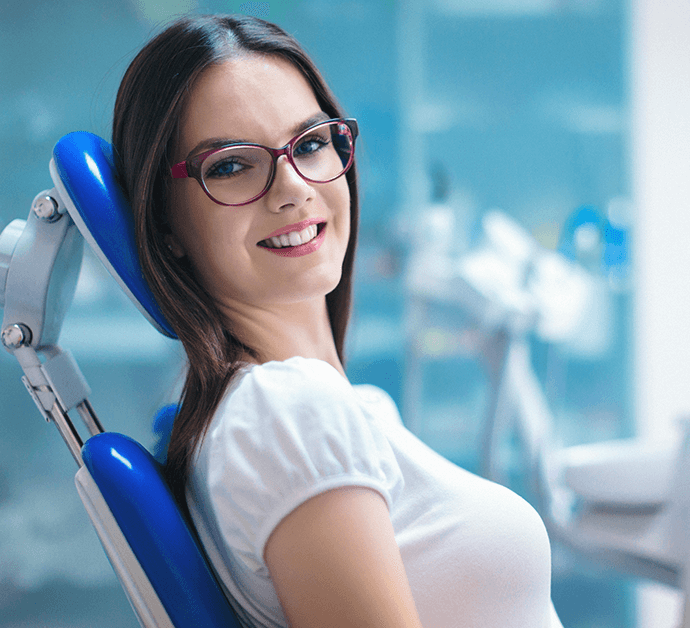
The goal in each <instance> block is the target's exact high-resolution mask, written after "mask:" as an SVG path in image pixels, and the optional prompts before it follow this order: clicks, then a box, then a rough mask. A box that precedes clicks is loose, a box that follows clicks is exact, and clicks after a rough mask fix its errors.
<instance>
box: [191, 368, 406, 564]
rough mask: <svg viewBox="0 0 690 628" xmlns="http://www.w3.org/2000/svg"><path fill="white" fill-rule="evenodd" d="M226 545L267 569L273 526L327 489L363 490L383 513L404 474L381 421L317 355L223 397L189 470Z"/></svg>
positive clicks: (260, 371) (255, 375) (253, 373)
mask: <svg viewBox="0 0 690 628" xmlns="http://www.w3.org/2000/svg"><path fill="white" fill-rule="evenodd" d="M192 481H193V483H194V490H193V494H194V495H195V496H196V497H197V498H198V499H201V500H202V501H204V502H206V503H205V504H199V505H200V506H202V510H204V511H205V512H206V513H207V516H208V515H209V514H210V515H211V516H212V517H213V519H214V522H213V526H212V527H214V528H215V529H216V530H217V531H218V533H219V535H220V536H221V538H222V540H223V544H225V545H226V548H225V549H226V551H230V553H231V554H232V555H234V557H235V558H236V559H237V560H240V561H241V562H242V563H244V565H245V567H246V568H248V569H250V570H251V571H253V572H255V573H257V574H258V573H266V571H267V570H266V566H265V563H264V560H263V553H264V547H265V544H266V542H267V541H268V538H269V536H270V535H271V532H272V531H273V530H274V529H275V527H276V526H277V525H278V523H279V522H280V521H281V520H282V519H283V518H284V517H285V516H286V515H288V514H289V513H290V512H291V511H293V510H294V509H295V508H297V507H298V506H299V505H300V504H302V503H304V502H305V501H307V500H309V499H310V498H311V497H314V496H316V495H318V494H320V493H323V492H325V491H328V490H331V489H335V488H340V487H345V486H360V487H368V488H371V489H373V490H376V491H377V492H379V493H380V494H381V495H382V496H383V498H384V499H385V501H386V503H387V504H388V508H389V510H390V509H391V507H392V504H393V503H394V501H395V499H396V497H397V495H399V493H400V491H401V490H402V484H403V479H402V473H401V471H400V468H399V466H398V464H397V461H396V459H395V456H394V454H393V451H392V449H391V447H390V444H389V442H388V440H387V438H386V435H385V433H384V432H383V430H382V429H381V424H380V423H379V422H377V421H376V420H375V417H372V416H370V415H369V414H368V411H367V408H366V405H364V404H362V403H361V400H360V399H359V397H358V395H357V393H356V392H355V390H354V389H353V387H352V386H351V385H350V384H349V382H348V381H347V380H346V379H345V378H343V377H342V376H341V375H340V374H339V373H338V372H337V371H336V370H335V369H334V368H333V367H332V366H330V365H329V364H327V363H325V362H322V361H320V360H312V359H305V358H291V359H290V360H286V361H285V362H268V363H266V364H263V365H259V366H255V367H253V368H251V369H250V370H249V371H248V372H247V373H245V374H244V375H243V376H242V378H241V379H240V380H239V381H238V382H237V383H236V384H235V386H234V387H233V389H232V390H230V391H229V393H228V394H227V395H226V397H225V398H224V400H223V402H222V403H221V405H220V406H219V408H218V411H217V413H216V416H215V417H214V419H213V421H212V423H211V426H210V428H209V430H208V432H207V434H206V436H205V438H204V441H203V443H202V446H201V449H200V451H199V453H198V456H197V459H196V462H195V465H194V470H193V473H192Z"/></svg>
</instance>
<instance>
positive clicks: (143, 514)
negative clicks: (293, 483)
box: [82, 432, 239, 628]
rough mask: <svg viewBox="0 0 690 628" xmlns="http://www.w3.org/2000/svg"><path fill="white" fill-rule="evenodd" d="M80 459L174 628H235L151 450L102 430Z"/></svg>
mask: <svg viewBox="0 0 690 628" xmlns="http://www.w3.org/2000/svg"><path fill="white" fill-rule="evenodd" d="M82 457H83V459H84V464H85V465H86V468H87V469H88V470H89V473H90V474H91V477H92V478H93V480H94V481H95V482H96V485H97V486H98V488H99V490H100V491H101V495H103V498H104V499H105V501H106V503H107V504H108V507H109V508H110V511H111V512H112V514H113V517H115V520H116V521H117V524H118V526H119V527H120V530H121V531H122V533H123V535H124V536H125V538H126V539H127V542H128V543H129V545H130V547H131V548H132V551H133V552H134V555H135V556H136V557H137V559H138V561H139V564H140V565H141V567H142V569H143V570H144V572H145V573H146V575H147V577H148V579H149V581H150V582H151V584H152V586H153V588H154V590H155V591H156V593H158V597H159V598H160V600H161V602H162V604H163V606H164V607H165V610H166V611H167V613H168V615H169V617H170V619H171V620H172V623H173V624H174V625H175V626H176V628H196V627H197V626H204V628H221V627H222V628H239V624H238V623H237V620H236V618H235V615H234V612H233V610H232V607H231V606H230V603H229V601H228V599H227V598H226V597H225V594H224V593H223V591H222V589H221V588H220V585H219V584H218V582H217V580H216V579H215V576H214V575H213V572H212V571H211V569H210V567H209V566H208V564H207V562H206V560H205V558H204V555H203V553H202V551H201V549H200V547H199V545H198V542H197V540H196V537H195V536H194V535H193V534H192V532H191V530H190V528H189V526H188V525H187V521H186V519H185V518H184V517H183V516H182V514H181V513H180V510H179V508H178V506H177V503H176V501H175V499H174V497H173V495H172V493H171V491H170V489H169V487H168V485H167V483H166V481H165V479H164V478H163V475H162V468H161V466H160V465H159V464H158V463H157V462H156V461H155V460H154V459H153V458H152V456H151V454H149V452H148V451H146V449H144V448H143V447H142V446H141V445H140V444H139V443H137V442H135V441H133V440H132V439H130V438H128V437H127V436H123V435H122V434H116V433H114V432H104V433H103V434H97V435H95V436H92V437H91V438H90V439H89V440H88V441H86V443H85V444H84V447H83V448H82Z"/></svg>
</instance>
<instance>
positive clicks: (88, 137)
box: [50, 132, 176, 338]
mask: <svg viewBox="0 0 690 628" xmlns="http://www.w3.org/2000/svg"><path fill="white" fill-rule="evenodd" d="M50 170H51V175H52V177H53V181H54V183H55V186H56V187H57V188H58V191H59V192H60V193H61V196H62V197H63V200H64V202H65V205H66V207H67V211H68V212H69V214H70V216H71V217H72V220H74V222H75V223H76V225H77V227H78V228H79V231H81V233H82V235H83V236H84V239H85V240H86V241H87V242H88V243H89V244H90V245H91V247H92V248H93V250H94V252H95V253H96V255H97V256H98V257H99V259H100V260H101V261H102V262H103V264H104V265H105V267H106V268H107V269H108V270H109V271H110V273H111V274H112V275H113V277H115V279H116V280H117V282H118V283H119V284H120V286H121V287H122V289H123V290H124V291H125V293H126V294H127V295H128V296H129V298H130V299H132V301H133V302H134V304H135V305H136V306H137V308H139V310H140V311H141V313H142V314H143V315H144V316H145V317H146V318H147V319H148V320H149V322H150V323H151V324H152V325H153V326H154V327H155V328H156V329H157V330H158V331H160V332H161V333H163V334H165V335H166V336H170V337H171V338H176V335H175V332H174V331H173V330H172V327H170V324H169V323H168V321H167V320H166V319H165V317H164V316H163V314H162V312H161V311H160V309H159V307H158V304H157V303H156V301H155V299H154V298H153V294H151V290H150V289H149V287H148V285H147V283H146V281H145V280H144V276H143V273H142V271H141V266H140V264H139V257H138V255H137V250H136V245H135V242H134V222H133V217H132V212H131V211H130V209H129V206H128V204H127V201H126V200H125V198H124V195H123V193H122V190H121V189H120V186H119V184H118V183H117V179H116V174H115V167H114V161H113V149H112V146H110V144H109V143H108V142H106V141H105V140H103V139H101V138H100V137H98V136H97V135H93V134H92V133H85V132H77V133H70V134H68V135H65V136H64V137H63V138H62V139H60V140H59V141H58V143H57V144H56V145H55V148H54V149H53V161H52V162H51V169H50Z"/></svg>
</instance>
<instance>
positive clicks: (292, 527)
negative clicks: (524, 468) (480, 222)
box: [113, 17, 560, 628]
mask: <svg viewBox="0 0 690 628" xmlns="http://www.w3.org/2000/svg"><path fill="white" fill-rule="evenodd" d="M357 133H358V129H357V124H356V122H355V121H354V120H350V119H346V118H344V116H343V113H342V111H341V110H340V108H339V106H338V105H337V103H336V101H335V99H334V97H333V95H332V94H331V92H330V90H329V89H328V87H327V86H326V85H325V83H324V81H323V79H322V78H321V76H320V74H319V73H318V71H317V69H316V68H315V67H314V65H313V63H312V62H311V61H310V59H309V58H308V57H307V56H306V54H305V53H304V52H303V51H302V50H301V49H300V47H299V45H298V44H297V43H296V42H295V41H294V40H293V39H292V38H291V37H290V36H288V35H286V34H285V33H284V32H283V31H282V30H280V29H279V28H278V27H276V26H274V25H271V24H268V23H266V22H263V21H261V20H258V19H254V18H247V17H189V18H184V19H182V20H180V21H178V22H176V23H175V24H173V25H172V26H171V27H170V28H168V29H167V30H166V31H165V32H163V33H162V34H161V35H159V36H158V37H156V38H155V39H154V40H152V41H151V42H150V43H149V44H148V45H147V46H146V47H145V48H144V49H143V50H142V52H141V53H140V54H139V55H138V56H137V58H136V59H135V60H134V61H133V62H132V64H131V66H130V68H129V69H128V71H127V73H126V74H125V77H124V79H123V81H122V85H121V87H120V91H119V94H118V98H117V102H116V107H115V119H114V125H113V145H114V148H115V151H116V154H117V160H118V164H117V165H118V169H119V172H120V174H121V182H122V185H123V187H124V189H125V192H126V194H127V196H128V198H129V200H130V202H131V205H132V208H133V212H134V219H135V225H136V233H137V238H138V246H139V253H140V257H141V262H142V266H143V268H144V273H145V275H146V278H147V280H148V282H149V283H150V285H151V287H152V289H153V291H154V293H155V295H156V297H157V299H158V301H159V304H160V306H161V309H162V310H163V312H164V314H165V316H166V317H167V319H168V320H169V322H170V324H171V325H172V327H173V328H174V329H175V331H176V333H177V334H178V336H179V338H180V340H181V341H182V343H183V345H184V347H185V350H186V352H187V355H188V360H189V368H188V373H187V379H186V382H185V387H184V391H183V396H182V402H181V408H180V411H179V415H178V417H177V419H176V422H175V427H174V430H173V434H172V438H171V443H170V447H169V451H168V473H169V477H170V480H171V483H172V485H173V486H174V488H175V490H176V491H177V493H178V496H180V497H182V498H183V499H184V498H185V497H186V499H187V504H188V506H189V509H190V513H191V515H192V518H193V520H194V522H195V524H196V526H197V530H198V532H199V535H200V537H201V539H202V542H203V544H204V546H205V548H206V550H207V552H208V554H209V557H210V559H211V562H212V563H213V565H214V567H215V569H216V571H217V573H218V575H219V578H220V580H221V581H222V583H223V585H224V586H225V587H226V588H227V591H228V593H229V597H230V598H231V599H232V600H233V603H234V605H235V608H236V610H237V613H238V616H239V617H240V620H241V621H242V622H243V623H245V624H246V625H249V626H286V625H290V626H294V627H303V626H329V627H333V626H377V627H378V628H381V627H391V628H392V627H396V628H400V627H419V626H426V627H427V628H429V627H431V626H437V627H440V628H444V627H451V626H453V627H455V626H481V627H482V628H492V627H496V628H498V627H499V626H500V627H501V628H506V627H509V626H515V627H518V626H519V627H520V628H522V627H525V626H534V627H539V628H542V627H543V628H552V627H553V626H560V622H559V621H558V619H557V618H556V617H555V614H554V613H553V610H552V607H551V604H550V595H549V592H550V584H549V582H550V549H549V542H548V538H547V536H546V532H545V530H544V527H543V524H542V523H541V520H540V519H539V517H538V516H537V514H536V513H535V512H534V511H533V510H532V509H531V508H530V507H529V506H528V505H527V504H526V503H525V502H524V501H523V500H521V499H520V498H519V497H517V496H515V495H514V494H512V493H511V492H510V491H508V490H507V489H504V488H502V487H499V486H496V485H494V484H491V483H489V482H487V481H485V480H482V479H479V478H477V477H475V476H472V475H471V474H469V473H467V472H465V471H463V470H461V469H459V468H457V467H455V466H454V465H452V464H451V463H449V462H447V461H445V460H444V459H442V458H441V457H440V456H438V455H436V454H435V453H434V452H432V451H431V450H429V449H428V448H426V447H425V446H424V445H423V444H422V443H421V442H419V441H418V440H417V439H415V438H414V437H413V436H412V435H411V434H410V433H409V432H407V431H406V430H405V429H404V427H403V426H402V424H401V422H400V420H399V415H398V414H397V410H396V409H395V407H394V405H393V404H392V402H391V400H390V399H389V398H388V397H386V395H385V394H384V393H383V392H382V391H379V390H378V389H374V388H371V387H369V388H360V387H358V389H355V388H353V387H352V386H350V384H349V383H348V382H347V379H346V378H345V372H344V368H343V340H344V335H345V328H346V325H347V318H348V314H349V304H350V292H351V279H352V264H353V257H354V249H355V244H356V232H357V216H358V203H357V185H356V176H355V168H354V165H353V163H352V162H353V158H354V142H355V138H356V136H357ZM276 147H282V148H281V149H276Z"/></svg>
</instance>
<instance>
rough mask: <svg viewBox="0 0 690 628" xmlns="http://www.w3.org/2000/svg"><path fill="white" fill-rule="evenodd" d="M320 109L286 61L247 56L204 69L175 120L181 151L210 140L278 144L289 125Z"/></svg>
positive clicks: (285, 139) (287, 138) (291, 126)
mask: <svg viewBox="0 0 690 628" xmlns="http://www.w3.org/2000/svg"><path fill="white" fill-rule="evenodd" d="M320 110H321V107H320V106H319V104H318V101H317V100H316V96H315V95H314V91H313V90H312V88H311V85H310V84H309V83H308V81H307V79H306V78H305V77H304V75H303V74H302V73H301V72H300V71H299V70H298V69H297V68H296V67H295V66H294V65H292V64H291V63H290V62H289V61H286V60H285V59H282V58H280V57H274V56H269V55H256V54H249V55H246V56H242V57H239V58H235V59H231V60H228V61H225V62H223V63H221V64H219V65H214V66H211V67H209V68H208V69H206V70H205V71H204V73H203V74H202V75H201V76H200V77H199V79H198V80H197V82H196V83H195V85H194V87H193V88H192V91H191V93H190V95H189V98H188V101H187V103H186V106H185V109H184V111H183V115H182V118H181V120H180V142H179V147H180V152H181V153H182V155H183V156H184V155H187V154H189V152H190V151H192V149H193V148H194V147H195V146H197V144H199V143H201V142H205V141H208V140H210V139H221V140H228V141H250V142H257V143H261V144H267V145H269V146H282V145H283V144H285V143H286V142H287V141H289V140H290V139H291V137H290V136H288V137H286V133H287V134H289V132H290V130H291V129H294V128H295V127H297V126H298V125H299V124H300V123H302V122H303V121H304V120H306V119H308V118H310V117H311V116H313V115H315V114H317V113H319V111H320Z"/></svg>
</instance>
